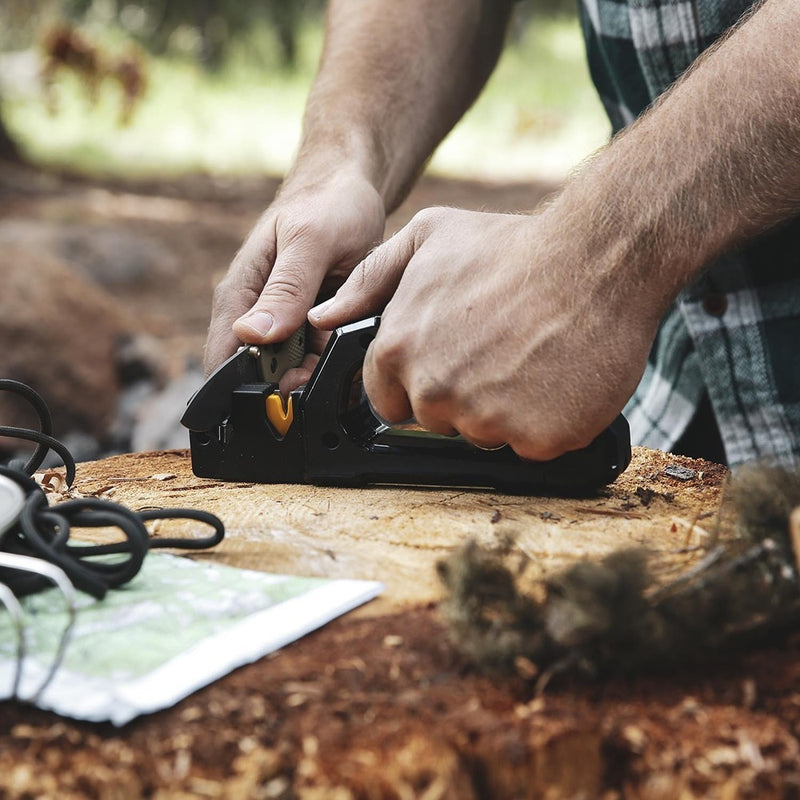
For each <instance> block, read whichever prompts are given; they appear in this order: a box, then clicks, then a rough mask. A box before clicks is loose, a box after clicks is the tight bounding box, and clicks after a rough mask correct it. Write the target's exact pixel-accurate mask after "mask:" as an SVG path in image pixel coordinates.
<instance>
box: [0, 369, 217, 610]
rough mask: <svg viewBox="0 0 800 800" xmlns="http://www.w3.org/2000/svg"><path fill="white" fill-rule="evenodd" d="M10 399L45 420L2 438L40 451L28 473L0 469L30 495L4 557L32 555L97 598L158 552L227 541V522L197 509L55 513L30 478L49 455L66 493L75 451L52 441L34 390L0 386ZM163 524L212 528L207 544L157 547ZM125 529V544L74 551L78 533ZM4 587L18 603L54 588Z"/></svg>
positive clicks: (33, 580)
mask: <svg viewBox="0 0 800 800" xmlns="http://www.w3.org/2000/svg"><path fill="white" fill-rule="evenodd" d="M3 390H5V391H11V392H14V393H16V394H18V395H20V396H22V397H23V398H24V399H25V400H27V401H28V402H29V403H30V405H31V406H32V407H33V409H34V410H35V411H36V414H37V416H38V417H39V423H40V430H39V431H34V430H28V429H27V428H14V427H7V426H0V436H7V437H11V438H16V439H23V440H26V441H32V442H35V443H36V450H35V452H34V453H33V455H32V456H31V458H30V459H29V460H28V462H27V463H26V464H25V466H24V467H23V468H22V470H18V469H13V468H11V467H3V466H0V475H2V476H5V477H6V478H10V479H11V480H13V481H14V482H15V483H17V485H18V486H19V487H20V488H21V489H22V491H23V492H24V494H25V503H24V506H23V508H22V511H21V513H20V515H19V519H18V520H17V522H16V524H15V525H14V526H13V527H11V528H10V529H9V530H8V531H6V532H5V534H0V550H5V551H7V552H11V553H17V554H20V555H30V556H34V557H36V558H41V559H44V560H46V561H49V562H51V563H53V564H55V565H56V566H58V567H60V568H61V569H62V570H63V571H64V572H65V573H66V574H67V577H68V578H69V579H70V581H71V582H72V583H73V585H74V586H75V588H77V589H80V590H81V591H84V592H87V593H88V594H91V595H93V596H94V597H97V598H102V597H104V596H105V594H106V592H107V591H108V589H113V588H116V587H118V586H121V585H122V584H124V583H127V582H128V581H130V580H131V579H132V578H133V577H134V576H135V575H136V574H137V573H138V572H139V570H140V569H141V567H142V563H143V562H144V558H145V556H146V555H147V553H148V551H149V550H150V549H151V548H164V547H170V548H179V549H183V550H202V549H206V548H209V547H214V545H217V544H219V543H220V542H221V541H222V539H223V537H224V536H225V527H224V525H223V524H222V522H221V521H220V519H219V518H218V517H216V516H214V514H210V513H209V512H207V511H198V510H195V509H190V508H164V509H154V510H148V511H142V512H136V511H132V510H131V509H128V508H126V507H125V506H122V505H120V504H119V503H114V502H112V501H109V500H101V499H99V498H95V497H84V498H79V499H75V500H67V501H65V502H63V503H58V504H56V505H55V506H52V507H51V506H50V505H49V503H48V501H47V496H46V495H45V493H44V491H43V490H42V488H41V487H40V486H39V485H38V484H37V483H36V481H34V480H33V479H32V478H31V477H30V476H31V475H32V474H33V473H34V472H35V471H36V469H37V468H38V467H39V466H40V465H41V464H42V462H43V461H44V459H45V457H46V456H47V453H48V451H49V450H53V451H55V452H56V453H57V454H58V455H59V456H60V457H61V459H62V460H63V461H64V466H65V470H66V478H67V485H68V486H71V485H72V483H73V481H74V479H75V460H74V459H73V457H72V455H71V453H70V452H69V450H68V449H67V448H66V447H65V446H64V445H63V444H62V443H61V442H59V441H58V440H57V439H55V438H53V436H52V422H51V418H50V412H49V410H48V408H47V405H46V404H45V402H44V400H43V399H42V398H41V396H40V395H39V394H37V393H36V392H35V391H34V390H33V389H31V388H30V387H29V386H26V385H25V384H24V383H20V382H19V381H11V380H6V379H2V380H0V391H3ZM159 519H165V520H167V519H189V520H195V521H198V522H202V523H204V524H206V525H209V526H210V527H211V528H213V533H211V534H210V535H208V536H205V537H202V538H192V537H171V538H163V539H153V538H151V537H150V534H149V533H148V532H147V528H146V527H145V522H148V521H151V520H159ZM107 527H114V528H119V530H120V531H122V533H123V535H124V539H123V540H122V541H120V542H114V543H111V544H101V545H89V544H70V534H71V531H72V529H73V528H107ZM109 555H125V556H127V557H126V558H123V559H114V560H107V559H104V560H97V558H98V556H100V557H104V556H109ZM0 582H2V583H5V584H6V585H8V586H9V587H10V588H11V589H12V591H13V592H14V593H15V594H17V595H19V596H22V595H26V594H30V593H32V592H36V591H39V590H40V589H43V588H46V587H47V586H49V585H50V584H49V582H48V581H47V579H45V578H42V577H41V576H39V575H34V574H31V573H23V572H20V571H19V570H14V569H8V568H0Z"/></svg>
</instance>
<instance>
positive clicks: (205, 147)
mask: <svg viewBox="0 0 800 800" xmlns="http://www.w3.org/2000/svg"><path fill="white" fill-rule="evenodd" d="M321 42H322V34H321V31H320V29H319V27H318V26H314V27H308V28H307V29H306V30H305V31H304V32H303V34H302V37H301V41H300V60H299V64H298V67H297V69H296V70H294V71H291V72H286V71H282V70H281V69H279V68H278V67H277V66H275V65H272V66H270V65H262V66H261V67H259V66H257V65H256V63H255V62H254V60H253V59H252V58H249V59H248V58H245V56H244V54H243V53H241V52H240V53H238V54H234V56H233V57H232V58H231V60H230V62H229V63H228V65H227V66H226V68H225V69H224V70H223V71H222V72H221V73H219V74H215V75H209V74H207V73H205V72H204V71H203V70H202V69H200V67H199V66H198V65H197V64H196V63H195V62H193V61H192V60H190V59H180V58H174V57H173V58H171V59H160V58H150V59H148V72H149V85H148V91H147V94H146V95H145V97H144V99H143V100H142V102H141V103H140V105H139V106H138V108H137V110H136V113H135V115H134V117H133V121H132V123H131V124H130V125H128V126H126V127H120V126H119V124H118V117H119V111H120V100H121V98H120V96H119V91H118V88H117V86H116V85H114V84H112V83H110V82H107V83H106V84H104V85H103V86H102V88H101V91H100V94H99V97H98V99H97V102H96V103H95V104H90V103H89V102H88V100H87V97H86V93H85V92H84V91H83V87H82V86H81V85H80V83H79V82H78V80H77V79H76V78H75V77H74V76H71V75H63V76H62V77H60V78H59V80H58V82H57V83H56V86H55V96H56V97H57V98H58V109H57V112H56V113H55V114H51V113H49V112H48V110H47V108H46V106H45V103H44V102H43V98H42V96H41V93H40V92H39V91H34V92H29V93H27V94H24V93H23V94H17V95H11V96H8V97H7V98H6V101H5V104H4V114H5V118H6V121H7V123H8V125H9V128H10V129H11V130H12V131H13V132H14V134H15V135H16V136H17V138H18V140H19V141H21V143H22V145H23V148H24V149H25V151H26V152H27V153H28V154H29V155H30V156H31V157H32V158H33V159H34V160H35V161H37V162H39V163H42V164H44V165H52V166H58V167H69V168H70V169H74V170H79V171H83V172H87V173H90V174H105V175H108V174H113V175H124V176H142V175H152V174H159V175H162V176H163V175H164V174H177V173H183V172H189V171H198V170H200V171H206V172H211V173H227V174H252V173H254V172H271V173H282V172H283V171H284V170H285V169H286V167H287V166H288V164H289V163H290V161H291V159H292V156H293V154H294V149H295V146H296V142H297V140H298V137H299V134H300V125H301V119H302V113H303V106H304V102H305V96H306V93H307V91H308V87H309V85H310V83H311V81H312V79H313V75H314V72H315V68H316V61H317V58H318V54H319V50H320V47H321ZM608 132H609V127H608V123H607V122H606V121H605V117H604V115H603V111H602V108H601V106H600V104H599V102H598V100H597V99H596V97H595V95H594V92H593V89H592V88H591V86H590V82H589V78H588V74H587V70H586V66H585V58H584V54H583V47H582V41H581V35H580V31H579V29H578V24H577V21H576V20H575V19H574V18H567V17H555V18H539V19H534V21H533V22H532V23H531V24H529V25H528V26H527V27H526V29H525V31H524V34H523V36H522V37H520V39H519V41H517V42H515V43H513V44H511V45H509V47H507V48H506V51H505V53H504V55H503V57H502V59H501V62H500V64H499V66H498V68H497V70H496V71H495V74H494V75H493V77H492V79H491V80H490V82H489V85H488V87H487V89H486V91H485V92H484V93H483V95H482V96H481V98H480V99H479V100H478V102H477V103H476V104H475V105H474V106H473V108H472V109H470V111H469V112H468V113H467V115H466V116H465V118H464V119H463V120H462V121H461V122H460V123H459V125H458V126H457V127H456V129H455V130H454V131H453V132H452V133H451V135H450V136H449V137H448V138H447V139H446V140H445V142H444V143H443V144H442V146H441V147H440V149H439V151H438V152H437V154H436V156H435V157H434V159H433V161H432V163H431V165H430V169H431V170H432V171H434V172H436V173H439V174H445V175H449V176H458V177H472V178H483V179H510V178H517V179H525V178H528V177H561V176H563V175H564V174H566V172H567V171H568V170H569V169H570V168H571V167H573V166H574V165H575V164H576V163H578V162H579V161H581V160H582V159H583V158H584V157H585V156H586V155H587V154H589V153H590V152H592V151H593V150H594V149H596V148H597V147H598V146H599V145H601V144H602V143H603V141H604V140H605V139H606V138H607V137H608Z"/></svg>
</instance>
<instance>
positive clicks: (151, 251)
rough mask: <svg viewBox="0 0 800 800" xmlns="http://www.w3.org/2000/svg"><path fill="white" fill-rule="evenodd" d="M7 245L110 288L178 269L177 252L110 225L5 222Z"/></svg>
mask: <svg viewBox="0 0 800 800" xmlns="http://www.w3.org/2000/svg"><path fill="white" fill-rule="evenodd" d="M9 246H11V247H13V246H17V247H21V248H24V249H25V250H29V251H34V252H39V253H41V252H46V253H48V254H50V255H52V256H53V257H54V258H57V259H59V260H62V261H64V262H65V263H67V264H69V265H70V266H72V267H73V268H74V269H75V270H76V272H78V273H79V274H81V275H83V276H86V277H89V278H91V279H92V281H94V282H95V283H97V284H98V285H100V286H103V287H105V288H108V289H116V288H124V287H135V286H136V284H137V282H138V281H141V280H143V279H146V278H148V277H150V276H152V275H156V274H157V275H165V276H168V275H172V274H174V272H175V271H176V270H177V268H178V261H177V257H176V255H175V253H173V252H172V250H170V249H169V248H168V247H167V246H166V245H164V244H163V243H161V242H160V241H158V240H156V239H153V238H148V237H145V236H142V235H141V234H140V233H137V234H133V233H130V232H129V231H126V230H124V229H123V228H122V227H118V226H115V225H109V224H98V223H85V222H74V223H73V222H69V223H68V222H55V221H47V220H29V219H7V220H4V221H3V223H2V224H0V247H3V248H6V247H9Z"/></svg>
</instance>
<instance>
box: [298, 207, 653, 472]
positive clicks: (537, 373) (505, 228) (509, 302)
mask: <svg viewBox="0 0 800 800" xmlns="http://www.w3.org/2000/svg"><path fill="white" fill-rule="evenodd" d="M580 239H581V237H580V235H579V232H578V231H573V230H564V229H561V230H559V229H558V227H557V219H556V218H555V217H554V215H553V214H551V213H550V210H549V209H548V210H545V211H544V212H542V213H540V214H537V215H534V216H516V215H508V214H486V213H478V212H470V211H460V210H454V209H427V210H425V211H423V212H421V213H420V214H418V215H417V216H416V217H415V218H414V219H413V220H412V221H411V223H409V225H407V226H406V227H405V228H404V229H403V230H402V231H400V232H399V233H398V234H397V235H396V236H394V237H393V238H392V239H390V240H389V241H387V242H386V243H385V244H384V245H382V246H381V247H379V248H378V249H376V250H375V251H373V252H372V253H371V254H370V255H369V256H368V257H367V258H366V259H365V260H364V261H363V262H362V263H361V264H359V265H358V267H356V269H355V270H354V271H353V273H352V274H351V275H350V277H349V279H348V280H347V282H346V283H345V284H344V285H343V286H342V287H341V288H340V289H339V291H338V292H337V294H336V296H335V297H334V298H332V299H331V300H330V301H328V302H327V303H324V304H322V305H321V306H318V307H317V308H314V309H312V310H311V312H310V314H309V319H310V320H311V321H312V322H313V323H314V324H315V325H316V326H317V327H320V328H324V329H328V330H329V329H332V328H334V327H336V326H338V325H341V324H344V323H346V322H348V321H352V320H355V319H359V318H362V317H365V316H367V315H369V314H373V313H376V312H379V311H381V310H383V317H382V320H381V326H380V328H379V330H378V334H377V336H376V338H375V340H374V341H373V343H372V344H371V346H370V348H369V350H368V352H367V355H366V358H365V361H364V385H365V389H366V392H367V395H368V397H369V399H370V402H371V403H372V405H373V407H374V409H375V411H376V413H377V414H378V415H379V416H381V417H382V418H384V419H385V420H386V421H388V422H394V423H396V422H400V421H402V420H405V419H408V418H409V417H411V416H412V415H413V416H414V417H415V418H416V419H417V421H418V422H419V423H420V424H421V425H422V426H424V427H425V428H426V429H428V430H431V431H434V432H437V433H444V434H450V433H453V432H456V431H457V432H459V433H461V434H463V435H464V436H465V437H466V438H467V439H468V440H470V441H471V442H473V443H475V444H477V445H480V446H482V447H493V446H497V445H500V444H502V443H505V442H508V443H509V444H510V445H511V447H512V448H513V449H514V450H515V451H516V452H517V453H518V454H519V455H520V456H522V457H524V458H531V459H549V458H554V457H556V456H558V455H560V454H561V453H564V452H566V451H568V450H574V449H578V448H580V447H583V446H585V445H587V444H589V442H590V441H591V440H592V439H593V438H594V437H595V436H596V435H597V434H599V433H600V432H601V431H602V430H603V428H605V427H606V426H607V425H608V424H610V423H611V421H612V420H613V419H614V417H615V416H616V415H617V414H618V413H619V411H620V410H621V409H622V407H623V405H624V404H625V402H626V401H627V399H628V398H629V397H630V395H631V394H632V392H633V390H634V388H635V387H636V384H637V382H638V380H639V379H640V377H641V374H642V372H643V370H644V366H645V362H646V359H647V354H648V351H649V348H650V345H651V343H652V340H653V337H654V336H655V331H656V326H657V322H658V319H659V316H660V312H661V311H662V310H663V309H662V308H661V307H660V306H659V307H657V308H656V307H654V306H653V304H652V303H649V302H647V301H646V300H645V299H643V297H642V296H641V295H639V293H638V292H639V289H641V285H640V282H639V281H631V283H630V285H626V283H625V282H624V280H622V278H623V274H624V273H623V270H624V264H616V263H613V258H610V256H609V254H604V253H597V254H596V256H597V259H598V260H597V261H592V262H589V261H587V258H586V252H585V250H584V249H583V247H582V246H581V245H580V244H579V241H580ZM603 260H605V263H602V262H603Z"/></svg>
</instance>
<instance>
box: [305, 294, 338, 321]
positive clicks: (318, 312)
mask: <svg viewBox="0 0 800 800" xmlns="http://www.w3.org/2000/svg"><path fill="white" fill-rule="evenodd" d="M335 299H336V298H335V297H329V298H328V299H327V300H326V301H325V302H324V303H320V304H319V305H318V306H314V308H312V309H311V311H309V312H308V315H309V316H310V317H313V318H314V319H319V318H320V317H321V316H322V315H323V314H324V313H325V312H326V311H328V310H329V309H330V307H331V306H332V305H333V301H334V300H335Z"/></svg>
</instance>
